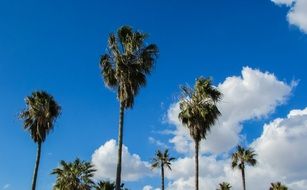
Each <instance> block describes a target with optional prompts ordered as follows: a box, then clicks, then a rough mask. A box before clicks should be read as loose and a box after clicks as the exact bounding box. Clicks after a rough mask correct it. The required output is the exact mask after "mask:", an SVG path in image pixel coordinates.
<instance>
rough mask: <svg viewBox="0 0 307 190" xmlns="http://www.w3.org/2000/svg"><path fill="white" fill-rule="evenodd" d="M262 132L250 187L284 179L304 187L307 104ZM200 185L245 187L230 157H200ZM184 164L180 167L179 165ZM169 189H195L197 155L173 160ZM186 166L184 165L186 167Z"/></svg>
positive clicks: (297, 187)
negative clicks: (223, 183)
mask: <svg viewBox="0 0 307 190" xmlns="http://www.w3.org/2000/svg"><path fill="white" fill-rule="evenodd" d="M263 128H264V130H263V133H262V135H261V136H260V137H259V138H257V139H256V140H255V141H254V142H253V143H252V144H251V146H252V147H253V148H254V149H255V151H256V153H257V160H258V164H257V165H256V167H247V169H246V181H247V187H248V189H250V190H259V189H268V187H269V186H270V183H271V182H276V181H281V182H282V183H284V184H286V185H287V186H288V187H290V188H291V189H293V190H294V189H295V190H304V189H306V185H307V165H306V164H305V163H306V160H307V152H306V151H305V149H306V148H305V146H306V144H307V108H305V109H303V110H292V111H290V112H289V114H288V116H287V117H286V118H277V119H275V120H273V121H272V122H270V123H268V124H266V125H264V127H263ZM199 163H200V189H215V188H217V185H218V183H220V182H222V181H228V182H230V183H231V185H232V186H233V189H240V188H241V175H240V172H239V171H238V170H235V171H234V170H232V169H231V167H230V159H229V158H228V159H224V160H223V159H222V160H219V159H216V158H215V157H214V156H204V155H203V156H201V157H200V162H199ZM179 166H180V167H179ZM173 168H174V169H173V172H172V173H171V174H169V175H167V177H168V178H169V179H170V180H172V181H171V182H170V183H169V186H168V190H171V189H176V190H192V189H194V177H193V176H194V159H193V157H186V158H179V159H177V160H176V161H175V162H174V163H173ZM182 168H184V169H182Z"/></svg>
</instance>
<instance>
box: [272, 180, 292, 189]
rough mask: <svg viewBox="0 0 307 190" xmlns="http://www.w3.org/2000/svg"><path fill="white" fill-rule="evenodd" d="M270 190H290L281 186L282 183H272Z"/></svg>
mask: <svg viewBox="0 0 307 190" xmlns="http://www.w3.org/2000/svg"><path fill="white" fill-rule="evenodd" d="M270 190H288V187H286V186H285V185H283V184H281V183H280V182H276V183H271V187H270Z"/></svg>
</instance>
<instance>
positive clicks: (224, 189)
mask: <svg viewBox="0 0 307 190" xmlns="http://www.w3.org/2000/svg"><path fill="white" fill-rule="evenodd" d="M230 188H231V185H230V184H229V183H227V182H223V183H220V184H219V188H218V189H217V190H230Z"/></svg>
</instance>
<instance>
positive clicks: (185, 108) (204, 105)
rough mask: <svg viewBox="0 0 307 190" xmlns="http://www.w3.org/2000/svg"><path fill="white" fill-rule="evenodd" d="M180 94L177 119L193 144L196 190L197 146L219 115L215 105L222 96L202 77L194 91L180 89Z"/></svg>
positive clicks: (197, 170) (197, 171) (187, 88)
mask: <svg viewBox="0 0 307 190" xmlns="http://www.w3.org/2000/svg"><path fill="white" fill-rule="evenodd" d="M182 93H183V98H182V99H181V101H180V113H179V116H178V117H179V119H180V120H181V122H182V123H183V125H184V126H186V127H188V129H189V131H190V136H191V137H192V139H193V140H194V143H195V189H196V190H198V189H199V185H198V176H199V174H198V173H199V169H198V168H199V166H198V154H199V144H200V141H201V140H202V139H205V138H206V135H207V133H208V132H209V131H210V128H211V127H212V126H213V125H214V124H215V122H216V120H217V118H218V116H219V115H220V114H221V113H220V111H219V110H218V108H217V106H216V103H217V102H218V101H219V100H220V99H221V96H222V94H221V92H219V91H218V90H217V89H216V88H215V87H213V85H212V82H211V80H210V79H208V78H203V77H200V78H198V79H197V80H196V83H195V85H194V89H191V88H189V87H186V86H184V87H182Z"/></svg>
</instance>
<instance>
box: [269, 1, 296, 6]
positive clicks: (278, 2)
mask: <svg viewBox="0 0 307 190" xmlns="http://www.w3.org/2000/svg"><path fill="white" fill-rule="evenodd" d="M271 1H272V2H274V3H275V4H278V5H287V6H290V5H292V4H293V2H294V1H295V0H271Z"/></svg>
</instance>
